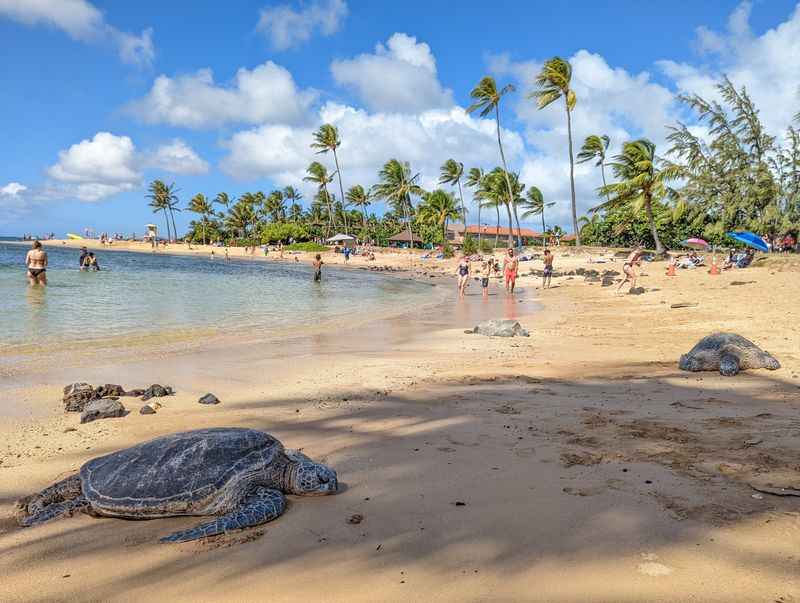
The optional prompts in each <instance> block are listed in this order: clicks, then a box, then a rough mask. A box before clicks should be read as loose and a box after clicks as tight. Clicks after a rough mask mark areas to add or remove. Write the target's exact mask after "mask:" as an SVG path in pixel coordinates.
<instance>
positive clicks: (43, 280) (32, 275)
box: [25, 241, 47, 285]
mask: <svg viewBox="0 0 800 603" xmlns="http://www.w3.org/2000/svg"><path fill="white" fill-rule="evenodd" d="M25 266H26V267H27V269H28V283H30V284H31V285H47V252H46V251H44V250H43V249H42V244H41V243H40V242H39V241H34V242H33V247H32V249H31V250H30V251H29V252H28V253H27V254H26V255H25Z"/></svg>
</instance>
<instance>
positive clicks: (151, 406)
mask: <svg viewBox="0 0 800 603" xmlns="http://www.w3.org/2000/svg"><path fill="white" fill-rule="evenodd" d="M159 408H161V403H160V402H149V403H148V404H145V405H144V406H142V407H141V408H140V409H139V414H140V415H154V414H156V411H157V410H158V409H159Z"/></svg>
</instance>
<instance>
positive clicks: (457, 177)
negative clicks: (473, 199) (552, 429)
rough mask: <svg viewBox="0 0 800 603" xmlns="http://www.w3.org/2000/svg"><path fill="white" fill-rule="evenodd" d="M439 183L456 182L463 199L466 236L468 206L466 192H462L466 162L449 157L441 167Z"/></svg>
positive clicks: (462, 207)
mask: <svg viewBox="0 0 800 603" xmlns="http://www.w3.org/2000/svg"><path fill="white" fill-rule="evenodd" d="M439 170H440V172H439V184H455V185H456V186H457V187H458V199H459V201H461V214H462V219H463V220H464V236H465V237H466V236H467V207H466V205H464V194H463V193H462V192H461V177H462V176H463V175H464V164H463V163H461V162H459V161H456V160H455V159H448V160H447V161H445V162H444V163H443V164H442V167H441V168H439Z"/></svg>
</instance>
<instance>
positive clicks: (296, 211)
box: [284, 192, 303, 222]
mask: <svg viewBox="0 0 800 603" xmlns="http://www.w3.org/2000/svg"><path fill="white" fill-rule="evenodd" d="M285 194H286V193H285V192H284V195H285ZM302 219H303V206H302V205H300V204H299V203H292V204H291V205H290V206H289V220H290V221H291V222H300V221H301V220H302Z"/></svg>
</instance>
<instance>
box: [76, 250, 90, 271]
mask: <svg viewBox="0 0 800 603" xmlns="http://www.w3.org/2000/svg"><path fill="white" fill-rule="evenodd" d="M87 257H89V250H88V249H86V247H81V257H80V258H79V259H78V267H79V268H81V269H82V268H83V263H84V262H85V261H86V258H87Z"/></svg>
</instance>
